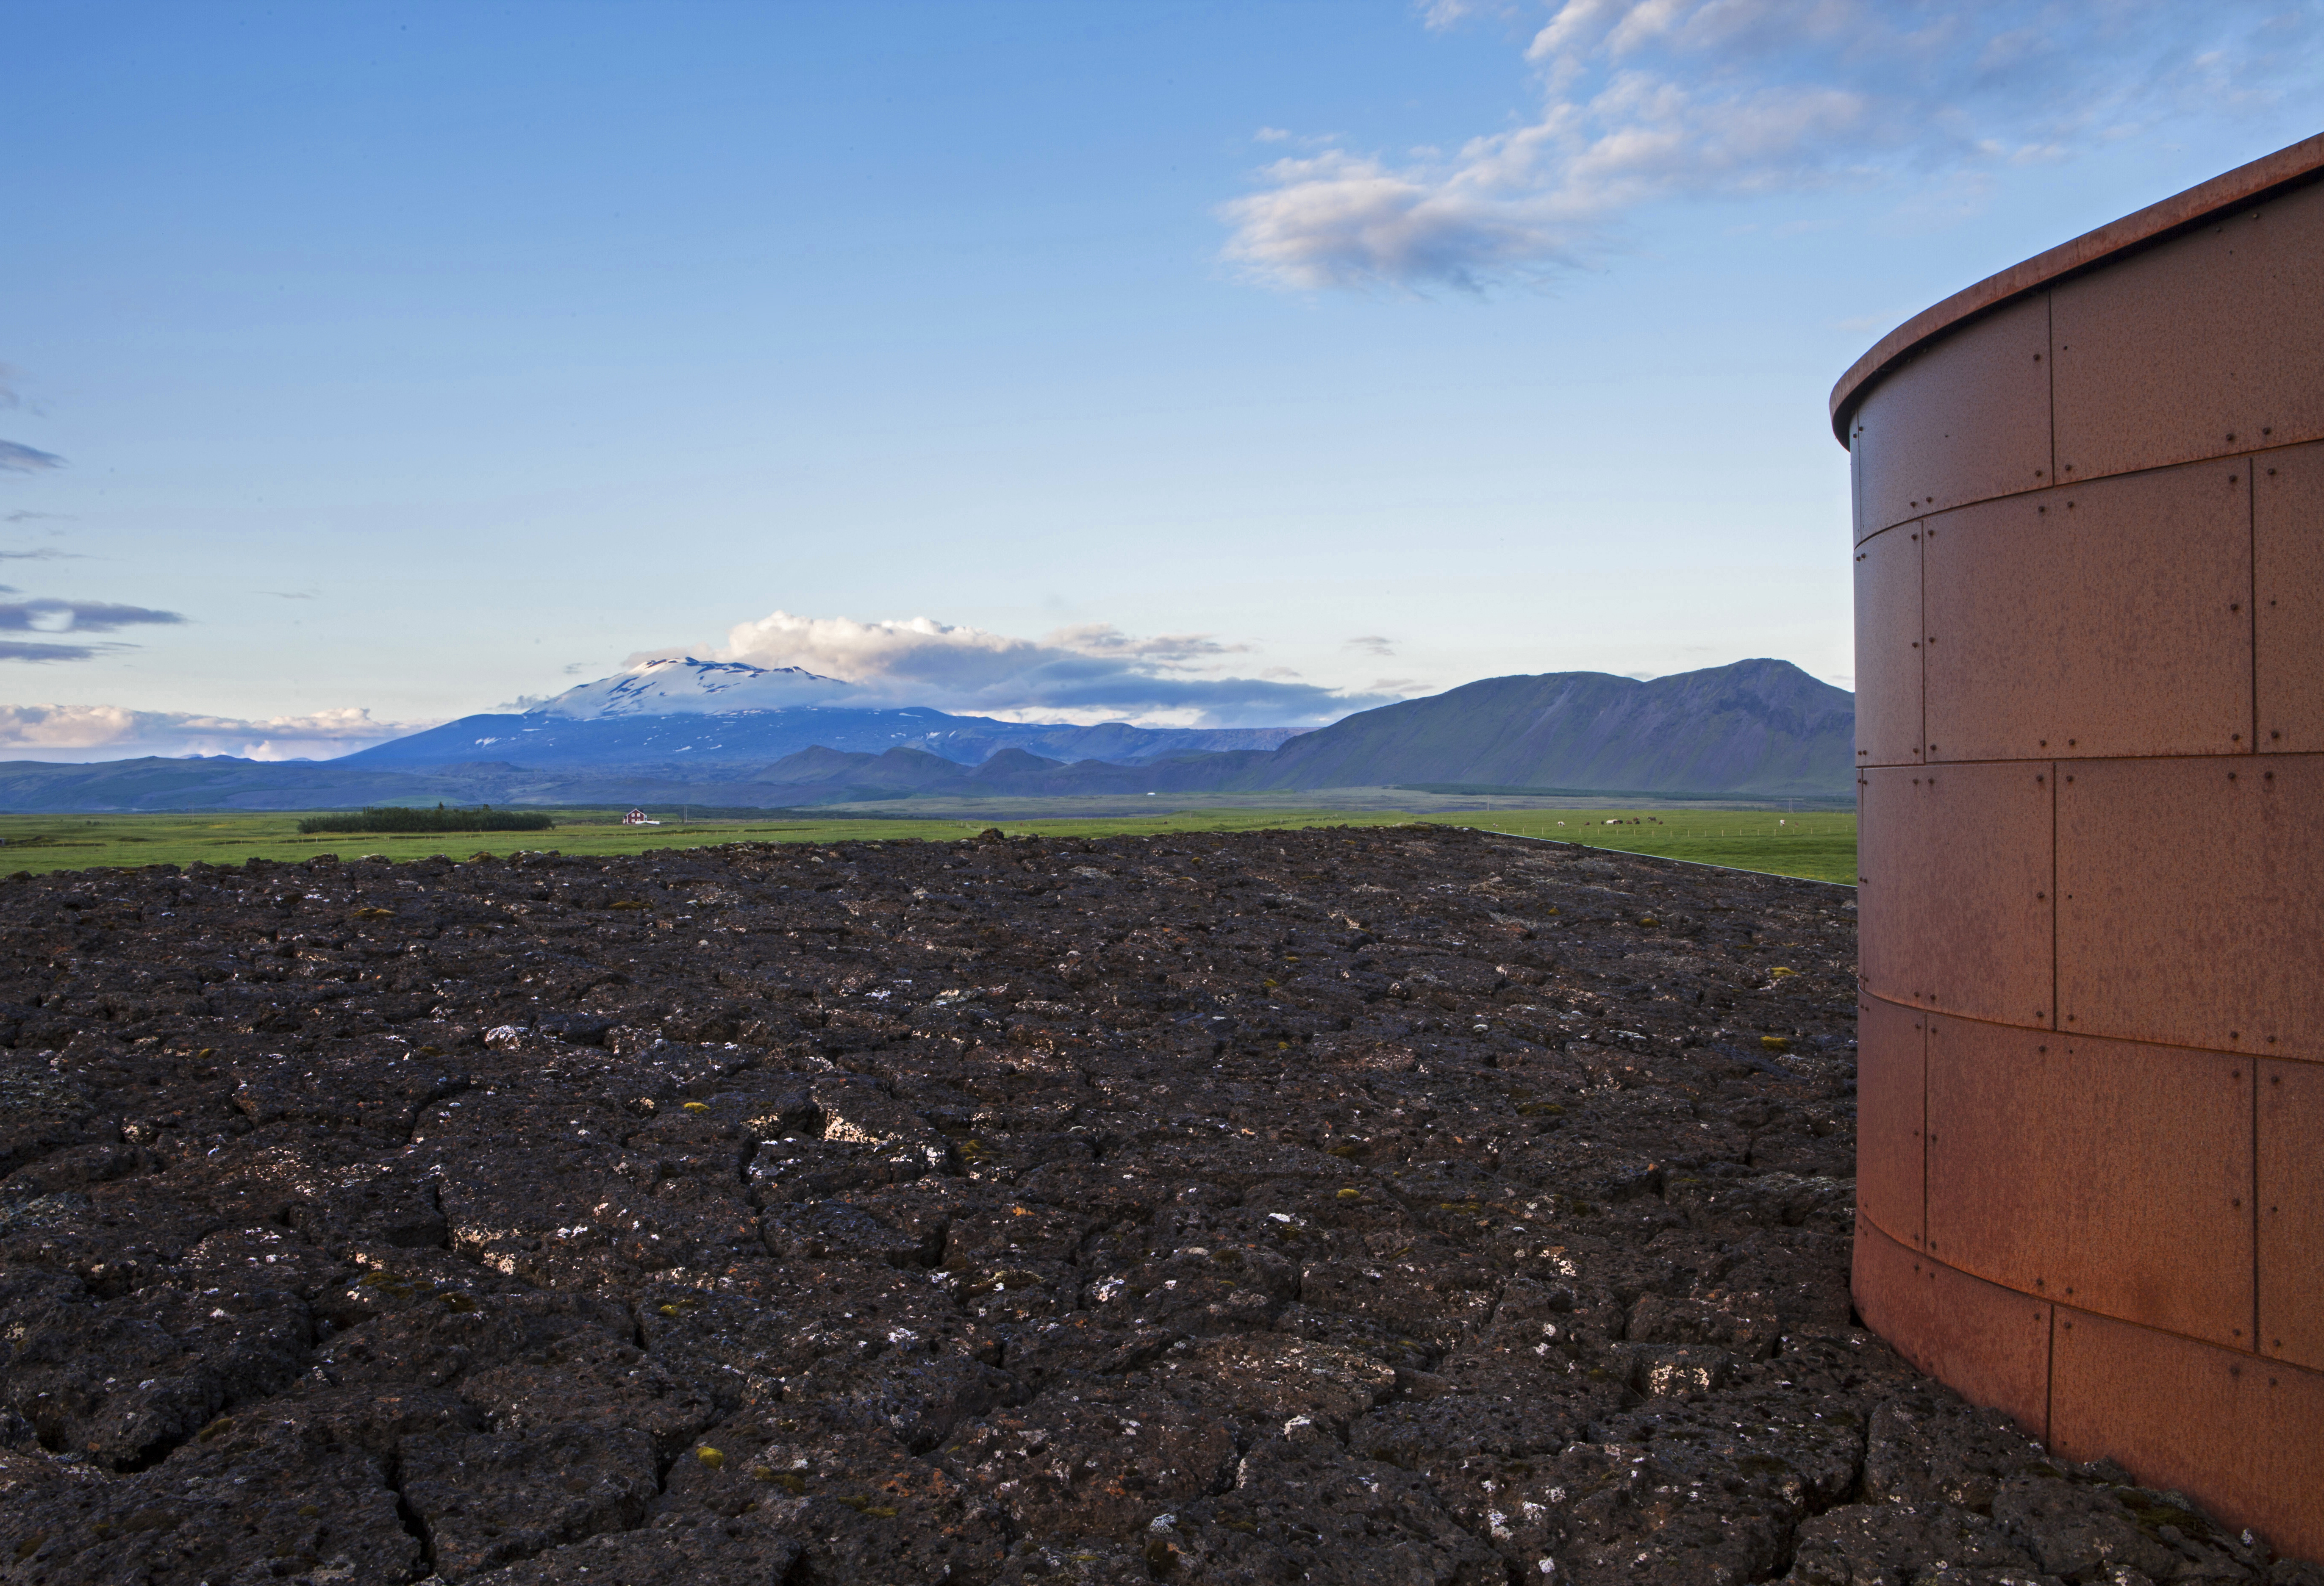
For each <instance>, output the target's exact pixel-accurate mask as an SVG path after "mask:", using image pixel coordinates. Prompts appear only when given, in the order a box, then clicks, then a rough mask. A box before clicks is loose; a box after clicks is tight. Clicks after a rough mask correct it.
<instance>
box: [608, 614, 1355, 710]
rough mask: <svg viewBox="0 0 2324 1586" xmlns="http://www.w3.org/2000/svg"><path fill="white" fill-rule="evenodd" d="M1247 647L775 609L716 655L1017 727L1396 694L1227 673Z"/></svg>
mask: <svg viewBox="0 0 2324 1586" xmlns="http://www.w3.org/2000/svg"><path fill="white" fill-rule="evenodd" d="M1250 649H1251V647H1250V646H1249V645H1243V644H1231V643H1226V642H1223V641H1220V640H1219V639H1217V638H1216V637H1215V636H1213V635H1211V634H1207V633H1167V634H1157V635H1150V636H1145V637H1140V636H1138V635H1134V634H1130V633H1124V632H1121V631H1120V629H1118V628H1115V627H1113V626H1111V624H1106V623H1084V624H1082V625H1079V626H1075V627H1069V628H1060V629H1058V630H1056V632H1052V633H1049V634H1047V635H1046V636H1044V637H1043V638H1041V639H1038V640H1031V639H1018V638H1014V637H1011V636H1010V635H1008V634H1004V633H994V632H989V631H987V630H985V629H982V628H970V627H962V626H954V625H952V624H949V623H945V622H932V621H930V620H929V619H927V618H926V617H914V618H911V619H909V620H908V621H902V622H858V621H856V620H855V619H853V618H852V617H807V616H797V615H794V614H792V613H789V612H776V613H772V614H770V615H769V616H766V617H762V618H761V619H759V620H758V621H756V622H743V623H741V624H739V625H737V626H736V627H735V628H733V630H732V631H731V632H729V633H728V634H727V636H726V643H725V645H724V648H722V649H719V650H715V651H712V652H710V659H716V660H724V661H744V662H747V663H749V664H750V665H752V666H759V667H769V668H775V667H800V668H804V669H806V670H807V671H810V672H814V673H816V674H818V675H820V676H823V677H826V678H841V679H843V680H844V681H845V682H846V683H848V684H849V685H851V686H852V687H851V688H850V691H849V693H848V695H847V703H849V704H856V703H859V702H860V703H862V704H864V705H874V704H878V705H929V706H933V707H934V708H936V709H937V710H943V711H950V712H953V713H954V714H957V715H989V716H998V717H1001V718H1002V719H1004V720H1010V721H1072V722H1084V723H1092V722H1105V721H1130V722H1136V723H1139V724H1143V725H1149V726H1286V727H1288V726H1317V725H1321V724H1323V723H1326V722H1331V721H1336V720H1338V719H1339V718H1340V717H1341V716H1343V715H1348V714H1349V713H1350V712H1351V711H1359V710H1368V709H1369V708H1371V707H1372V706H1373V705H1385V704H1387V703H1388V700H1389V698H1391V697H1393V696H1387V695H1381V694H1379V693H1377V692H1373V693H1364V694H1349V693H1342V692H1339V691H1336V690H1333V689H1329V688H1319V687H1314V686H1313V685H1311V684H1305V683H1293V682H1286V681H1283V680H1280V679H1277V678H1259V677H1235V676H1222V675H1220V674H1221V672H1222V669H1223V668H1224V665H1225V664H1226V661H1227V658H1230V657H1233V656H1237V655H1240V654H1245V653H1248V652H1249V651H1250ZM680 653H682V652H680V651H678V650H656V651H651V652H649V653H647V654H644V655H640V656H633V657H632V658H631V659H632V661H633V662H634V661H638V660H644V659H659V658H663V657H671V656H676V655H678V654H680Z"/></svg>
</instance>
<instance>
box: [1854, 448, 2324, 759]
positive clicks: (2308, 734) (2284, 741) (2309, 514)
mask: <svg viewBox="0 0 2324 1586" xmlns="http://www.w3.org/2000/svg"><path fill="white" fill-rule="evenodd" d="M2251 464H2252V485H2253V498H2252V609H2253V615H2254V620H2255V631H2254V635H2253V654H2252V684H2253V697H2254V699H2255V701H2256V703H2257V705H2258V719H2257V721H2256V722H2255V727H2256V729H2257V734H2256V737H2255V740H2254V741H2255V742H2256V743H2257V744H2258V746H2259V747H2260V749H2262V750H2263V751H2268V752H2286V751H2292V752H2313V751H2317V750H2324V446H2298V447H2286V448H2285V449H2284V450H2282V451H2281V452H2268V453H2265V454H2264V455H2262V456H2256V457H2254V458H2252V459H2251ZM1858 572H1859V577H1860V574H1861V569H1858ZM1860 620H1861V619H1859V621H1860ZM1857 648H1858V653H1859V654H1860V653H1861V651H1862V650H1863V643H1862V641H1861V640H1860V639H1859V640H1858V646H1857ZM1857 664H1858V667H1859V668H1860V667H1861V666H1862V665H1863V663H1862V662H1861V661H1858V663H1857ZM1861 732H1862V729H1861V728H1860V727H1859V728H1858V733H1861Z"/></svg>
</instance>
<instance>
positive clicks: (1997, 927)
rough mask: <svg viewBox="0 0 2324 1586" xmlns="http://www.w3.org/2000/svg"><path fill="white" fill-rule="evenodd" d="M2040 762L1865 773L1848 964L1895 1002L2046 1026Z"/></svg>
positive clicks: (2047, 844) (2047, 772)
mask: <svg viewBox="0 0 2324 1586" xmlns="http://www.w3.org/2000/svg"><path fill="white" fill-rule="evenodd" d="M2053 774H2054V773H2053V771H2052V768H2051V766H2050V765H2049V763H2048V762H2046V761H2038V762H2034V763H2031V764H2018V765H2006V764H2004V765H1947V766H1929V767H1925V768H1919V769H1907V768H1905V767H1902V766H1896V767H1889V768H1886V769H1883V770H1867V771H1864V772H1861V773H1860V774H1859V775H1858V779H1857V782H1858V786H1857V796H1858V800H1859V805H1858V807H1859V810H1860V812H1861V813H1860V819H1859V822H1858V851H1857V853H1858V857H1857V871H1858V878H1859V885H1858V890H1857V907H1858V922H1859V924H1858V931H1859V936H1858V950H1857V951H1858V965H1859V973H1860V974H1861V975H1862V977H1863V981H1864V984H1865V986H1866V988H1867V990H1869V991H1872V992H1874V993H1875V994H1876V995H1878V996H1881V997H1885V998H1886V999H1888V1000H1890V1001H1893V1002H1905V1003H1910V1004H1913V1005H1914V1006H1917V1007H1922V1008H1932V1009H1938V1010H1943V1011H1946V1012H1951V1013H1961V1014H1966V1015H1968V1016H1969V1017H1971V1018H1976V1019H1998V1020H2001V1021H2002V1022H2004V1023H2007V1024H2024V1025H2047V1024H2048V1023H2049V1022H2050V1019H2051V1015H2052V1011H2053V1010H2054V1009H2055V1007H2056V1004H2055V1002H2054V1001H2053V1000H2052V974H2051V902H2052V887H2051V799H2050V783H2051V780H2052V776H2053Z"/></svg>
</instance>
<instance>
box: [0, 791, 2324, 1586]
mask: <svg viewBox="0 0 2324 1586" xmlns="http://www.w3.org/2000/svg"><path fill="white" fill-rule="evenodd" d="M1853 896H1854V894H1853V893H1852V892H1851V891H1850V890H1848V889H1845V888H1840V887H1834V886H1828V885H1823V884H1821V883H1816V882H1811V881H1789V880H1784V879H1781V878H1776V877H1770V876H1759V875H1752V874H1747V873H1742V872H1738V871H1718V870H1711V869H1707V868H1701V867H1693V866H1687V865H1683V864H1678V863H1675V862H1668V861H1661V860H1653V859H1645V858H1634V857H1629V856H1627V855H1610V854H1607V853H1598V852H1593V851H1590V850H1586V849H1581V848H1573V847H1567V846H1563V845H1559V844H1544V843H1531V842H1526V841H1523V840H1519V839H1513V838H1506V837H1494V836H1488V835H1483V834H1473V833H1467V832H1462V831H1457V830H1452V829H1448V828H1443V827H1428V828H1413V827H1388V828H1369V829H1361V830H1347V829H1340V830H1309V831H1301V832H1259V833H1247V834H1237V835H1232V836H1172V837H1167V838H1159V837H1157V838H1113V839H1105V840H1096V841H1087V842H1079V841H1075V842H1065V841H1054V840H1034V841H1028V840H1010V839H1004V838H1001V836H999V834H986V836H985V837H983V838H981V839H977V840H973V841H963V842H957V843H896V844H847V845H843V846H838V847H811V846H807V845H803V844H794V845H742V846H735V847H730V848H723V849H699V850H694V851H690V852H684V853H651V854H646V855H642V856H639V857H633V858H621V859H576V858H563V857H558V856H557V855H554V854H537V853H521V854H513V855H508V856H505V857H502V858H491V857H486V856H479V857H478V858H476V859H475V860H472V861H470V862H464V863H459V864H453V863H448V862H444V861H440V860H437V861H424V862H416V863H405V864H395V865H390V864H387V863H385V862H379V861H360V860H353V859H349V860H344V861H341V860H332V859H328V858H322V859H316V860H312V861H309V862H303V863H299V864H274V863H268V862H262V861H256V860H254V861H252V862H249V863H248V864H246V865H244V866H242V867H239V868H221V867H210V866H205V865H196V866H194V867H192V868H191V869H189V870H187V871H178V870H175V869H173V868H171V867H168V866H153V867H149V868H147V869H143V870H136V871H129V870H115V871H93V872H83V873H58V874H53V875H50V876H46V877H42V878H40V879H37V880H34V879H32V878H29V877H25V876H22V875H19V876H17V877H15V878H14V879H12V880H9V881H5V882H0V1313H5V1317H4V1318H0V1320H5V1363H0V1449H5V1452H0V1581H10V1582H28V1583H29V1582H39V1583H42V1586H50V1583H66V1582H155V1583H161V1582H167V1583H170V1586H195V1583H197V1582H209V1583H211V1586H228V1583H233V1586H249V1583H254V1582H260V1581H270V1582H271V1581H292V1582H313V1583H316V1586H321V1583H324V1582H347V1583H360V1586H370V1583H374V1582H380V1583H385V1582H406V1581H421V1580H429V1579H440V1580H442V1581H473V1582H492V1583H493V1586H517V1583H519V1582H523V1583H526V1586H535V1583H544V1586H545V1583H548V1582H557V1583H559V1586H578V1583H582V1582H600V1583H602V1582H614V1583H617V1586H690V1583H694V1582H704V1583H709V1586H724V1583H727V1582H733V1583H738V1586H739V1583H742V1582H750V1583H752V1586H775V1583H776V1582H790V1583H806V1582H841V1581H845V1582H867V1583H868V1582H879V1583H881V1586H888V1583H893V1582H935V1581H953V1582H960V1583H964V1586H976V1583H981V1582H988V1581H1012V1582H1013V1581H1034V1580H1052V1581H1061V1582H1063V1581H1105V1582H1120V1581H1155V1580H1164V1581H1182V1582H1208V1581H1335V1582H1349V1583H1351V1586H1352V1583H1356V1582H1363V1583H1367V1586H1370V1583H1388V1586H1405V1583H1414V1586H1417V1583H1422V1582H1453V1581H1460V1582H1504V1581H1583V1582H1591V1583H1597V1582H1606V1583H1609V1586H1610V1583H1613V1582H1705V1583H1709V1582H1732V1581H1756V1580H1766V1579H1787V1580H1792V1581H1803V1582H1813V1583H1817V1586H1872V1583H1875V1582H1878V1583H1881V1586H1911V1583H1913V1582H1919V1581H1948V1582H1952V1581H1960V1582H1991V1583H1998V1582H2003V1581H2013V1582H2032V1581H2076V1582H2098V1581H2106V1582H2108V1583H2110V1586H2136V1583H2137V1582H2140V1581H2171V1580H2195V1579H2200V1580H2218V1581H2241V1580H2269V1581H2276V1582H2287V1581H2305V1582H2312V1583H2319V1586H2324V1573H2319V1572H2315V1571H2314V1570H2312V1569H2311V1568H2310V1567H2309V1566H2306V1565H2301V1564H2294V1563H2289V1562H2285V1561H2277V1560H2274V1559H2273V1558H2272V1557H2271V1556H2270V1554H2268V1552H2267V1549H2266V1545H2265V1543H2264V1540H2260V1539H2248V1538H2247V1537H2246V1536H2245V1535H2231V1534H2229V1533H2227V1531H2225V1530H2224V1529H2223V1528H2220V1527H2216V1526H2213V1525H2211V1524H2210V1523H2209V1522H2208V1521H2207V1520H2206V1519H2205V1518H2204V1517H2202V1516H2201V1515H2200V1514H2199V1513H2198V1512H2196V1511H2195V1510H2194V1509H2193V1508H2192V1507H2191V1506H2190V1505H2188V1504H2186V1503H2185V1502H2184V1500H2182V1499H2179V1498H2175V1497H2173V1496H2172V1495H2169V1494H2159V1493H2154V1492H2150V1491H2145V1490H2144V1489H2138V1488H2135V1487H2134V1486H2132V1485H2130V1482H2129V1478H2128V1477H2127V1476H2126V1475H2125V1474H2124V1473H2123V1472H2122V1471H2118V1470H2116V1469H2114V1468H2113V1467H2110V1466H2105V1465H2099V1466H2075V1465H2070V1464H2068V1463H2066V1462H2063V1461H2061V1460H2058V1459H2055V1458H2052V1457H2051V1456H2049V1455H2047V1454H2045V1452H2043V1450H2042V1449H2041V1448H2039V1447H2037V1446H2036V1445H2034V1444H2033V1443H2028V1442H2027V1441H2026V1439H2025V1438H2024V1435H2023V1434H2020V1433H2018V1432H2016V1431H2015V1430H2014V1429H2013V1428H2011V1427H2010V1426H2009V1425H2007V1424H2006V1422H2004V1421H2003V1420H2001V1419H2000V1418H1999V1417H1997V1416H1996V1415H1991V1414H1989V1413H1980V1412H1977V1411H1973V1410H1971V1409H1969V1407H1968V1406H1965V1405H1964V1404H1963V1403H1962V1402H1961V1401H1960V1399H1958V1398H1956V1397H1954V1396H1952V1395H1951V1394H1950V1393H1949V1392H1948V1391H1947V1390H1945V1389H1944V1388H1941V1387H1939V1386H1937V1385H1936V1384H1934V1383H1933V1382H1932V1381H1930V1380H1929V1379H1926V1378H1923V1377H1922V1376H1920V1375H1918V1374H1917V1373H1916V1372H1914V1370H1913V1369H1911V1368H1910V1367H1909V1366H1907V1365H1906V1364H1905V1363H1904V1362H1903V1361H1902V1360H1899V1359H1898V1358H1897V1357H1896V1355H1895V1354H1894V1353H1893V1352H1892V1351H1889V1350H1888V1349H1887V1348H1886V1346H1885V1345H1884V1344H1882V1343H1881V1342H1879V1340H1878V1339H1877V1338H1876V1337H1874V1336H1872V1335H1871V1334H1869V1333H1867V1332H1866V1331H1865V1330H1864V1329H1863V1328H1861V1327H1859V1326H1858V1325H1855V1324H1854V1323H1853V1320H1852V1317H1851V1314H1850V1310H1849V1296H1848V1267H1849V1233H1850V1229H1851V1226H1852V1220H1853V1218H1854V1199H1853V1179H1852V1176H1853V1173H1854V1152H1855V1148H1854V1116H1855V1083H1854V1074H1855V1046H1854V1028H1855V1017H1856V989H1855V982H1854V971H1855V925H1854V921H1855V915H1854V912H1853Z"/></svg>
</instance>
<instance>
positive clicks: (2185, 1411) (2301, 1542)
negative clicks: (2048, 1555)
mask: <svg viewBox="0 0 2324 1586" xmlns="http://www.w3.org/2000/svg"><path fill="white" fill-rule="evenodd" d="M2319 1426H2324V1376H2319V1375H2318V1374H2317V1373H2315V1372H2312V1371H2305V1370H2302V1369H2300V1368H2299V1367H2297V1366H2290V1365H2285V1364H2282V1363H2281V1362H2279V1361H2273V1360H2261V1359H2259V1358H2258V1357H2256V1356H2254V1355H2246V1354H2238V1353H2236V1351H2231V1350H2223V1349H2220V1348H2218V1346H2217V1345H2214V1344H2208V1343H2201V1342H2197V1341H2195V1340H2193V1339H2186V1338H2174V1337H2172V1336H2171V1335H2170V1334H2169V1333H2165V1332H2155V1331H2154V1330H2153V1329H2152V1328H2146V1327H2140V1326H2136V1325H2135V1324H2133V1323H2126V1322H2117V1321H2113V1320H2110V1319H2109V1318H2107V1317H2104V1316H2093V1315H2089V1314H2077V1313H2075V1312H2073V1311H2070V1310H2069V1309H2067V1308H2066V1307H2065V1306H2063V1305H2061V1306H2059V1307H2058V1314H2057V1321H2056V1324H2055V1331H2054V1343H2053V1347H2052V1372H2051V1388H2050V1444H2051V1446H2052V1448H2053V1449H2054V1450H2056V1451H2057V1452H2060V1453H2062V1454H2064V1455H2066V1456H2067V1457H2068V1458H2070V1459H2076V1460H2096V1459H2114V1460H2118V1461H2120V1462H2122V1463H2123V1464H2124V1465H2125V1466H2126V1467H2127V1468H2128V1469H2129V1470H2130V1471H2131V1473H2132V1474H2133V1475H2135V1476H2136V1477H2137V1478H2138V1480H2140V1481H2141V1482H2143V1483H2144V1484H2145V1485H2147V1486H2149V1487H2158V1488H2164V1489H2172V1490H2175V1491H2179V1492H2183V1493H2186V1494H2187V1495H2188V1496H2189V1497H2190V1498H2194V1499H2195V1500H2196V1501H2197V1502H2198V1503H2199V1504H2201V1505H2202V1506H2203V1507H2204V1508H2207V1509H2209V1511H2210V1512H2211V1513H2212V1514H2213V1515H2215V1516H2217V1517H2219V1518H2220V1519H2223V1520H2225V1521H2227V1523H2228V1524H2229V1525H2230V1526H2251V1527H2253V1528H2255V1529H2256V1530H2258V1531H2260V1532H2261V1533H2263V1534H2264V1535H2265V1536H2266V1537H2267V1539H2268V1540H2269V1541H2270V1542H2271V1543H2273V1545H2275V1547H2276V1548H2277V1549H2278V1550H2279V1551H2281V1552H2282V1553H2286V1554H2291V1555H2292V1556H2294V1557H2305V1558H2324V1437H2319V1436H2318V1435H2317V1431H2316V1429H2317V1428H2318V1427H2319Z"/></svg>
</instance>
